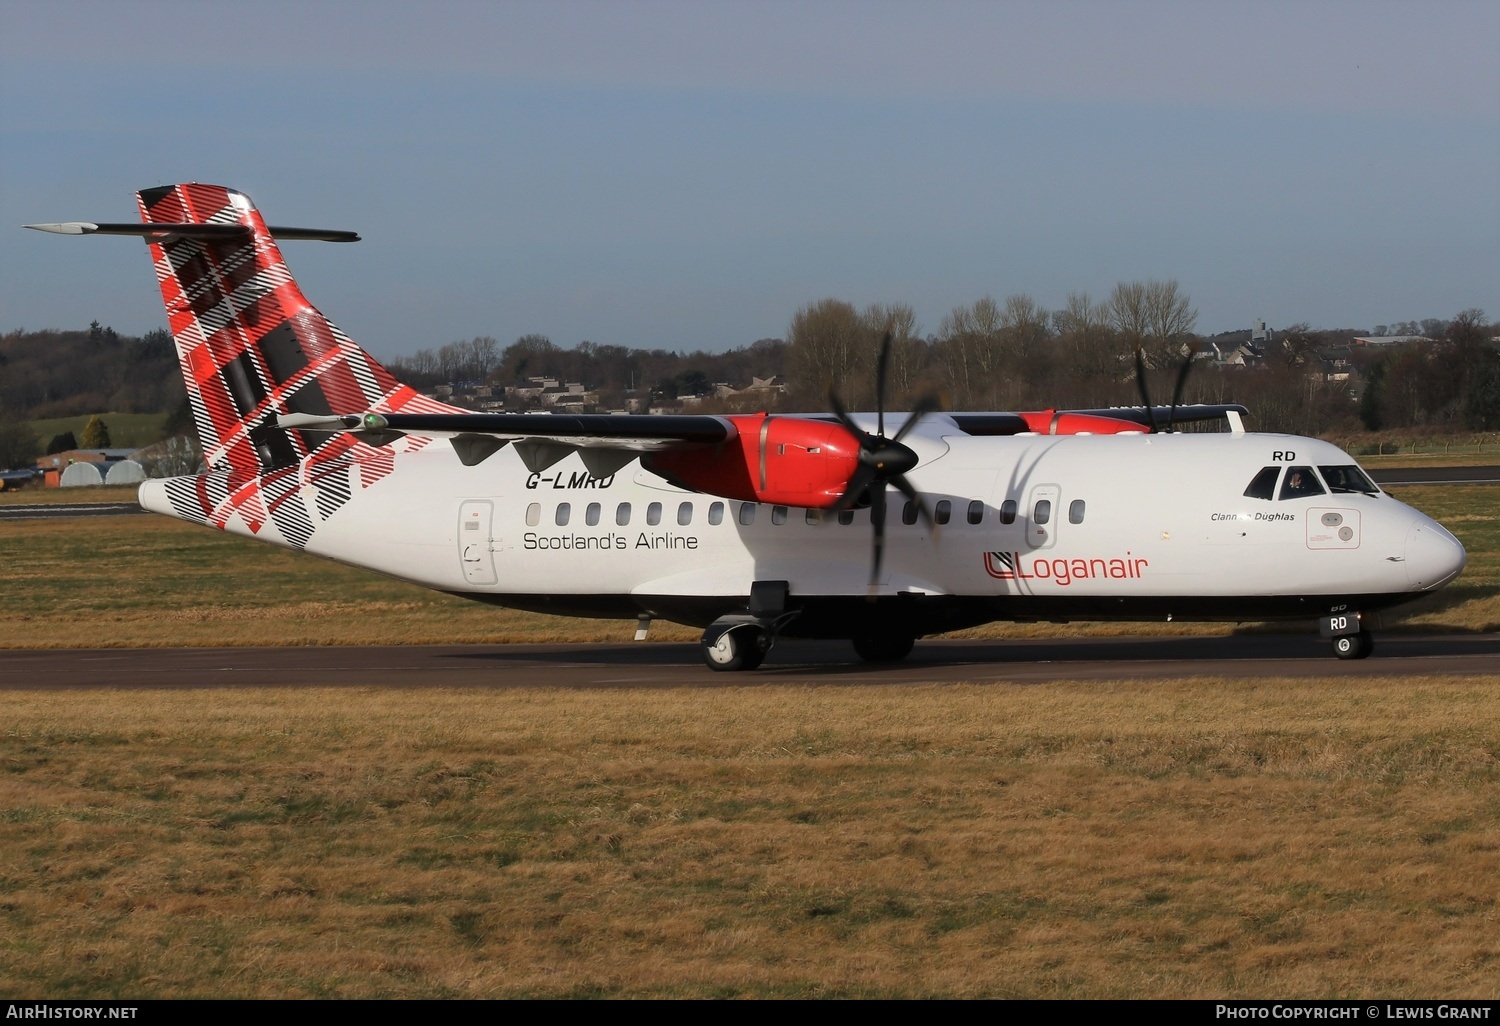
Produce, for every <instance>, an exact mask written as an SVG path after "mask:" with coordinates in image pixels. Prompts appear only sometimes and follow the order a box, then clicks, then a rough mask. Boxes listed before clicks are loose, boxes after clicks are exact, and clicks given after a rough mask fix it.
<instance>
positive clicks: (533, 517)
mask: <svg viewBox="0 0 1500 1026" xmlns="http://www.w3.org/2000/svg"><path fill="white" fill-rule="evenodd" d="M541 522H542V504H541V503H540V502H533V503H532V504H531V505H530V506H527V507H526V526H527V527H535V526H536V525H537V524H540V523H541Z"/></svg>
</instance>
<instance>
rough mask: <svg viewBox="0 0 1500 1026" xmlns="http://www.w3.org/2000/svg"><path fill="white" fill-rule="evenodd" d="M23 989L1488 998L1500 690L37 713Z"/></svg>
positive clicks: (338, 704)
mask: <svg viewBox="0 0 1500 1026" xmlns="http://www.w3.org/2000/svg"><path fill="white" fill-rule="evenodd" d="M0 741H3V743H0V757H3V768H4V770H5V772H4V773H3V775H0V921H3V923H4V930H3V931H0V991H3V992H5V993H7V994H10V995H14V996H21V995H35V996H43V995H46V996H53V997H83V996H109V995H114V996H121V997H152V996H172V997H185V996H230V997H239V996H251V997H269V996H312V995H338V996H371V997H390V996H554V995H658V996H723V995H744V996H765V995H784V996H832V995H849V996H927V995H931V996H1027V997H1054V996H1067V997H1118V996H1126V997H1134V996H1152V997H1176V996H1183V997H1210V996H1244V997H1254V996H1271V995H1274V996H1284V997H1293V996H1308V997H1318V996H1334V995H1340V996H1363V997H1374V996H1386V997H1424V996H1426V997H1431V996H1444V997H1462V996H1469V997H1478V998H1483V997H1492V996H1493V995H1494V994H1495V993H1496V990H1497V986H1500V940H1497V936H1500V931H1497V912H1496V897H1495V888H1494V880H1495V879H1496V876H1497V871H1500V802H1497V799H1496V795H1497V790H1496V784H1497V769H1500V676H1497V677H1491V678H1485V679H1473V678H1469V679H1456V680H1449V679H1429V680H1419V681H1412V680H1409V679H1403V680H1384V679H1372V680H1365V681H1355V680H1349V679H1343V678H1340V679H1336V680H1282V681H1266V682H1244V681H1208V680H1197V681H1183V682H1170V683H1162V684H1142V683H1131V684H1118V685H1111V684H1056V685H1047V686H1040V687H1038V686H1028V687H976V686H957V687H912V688H907V687H901V688H885V687H881V688H868V687H866V688H852V687H828V688H783V687H726V688H721V689H695V690H676V691H658V690H647V691H620V692H562V691H550V690H535V691H519V692H518V691H504V692H475V691H463V692H454V691H415V692H413V691H374V690H371V691H321V690H291V689H286V690H274V691H272V690H255V689H245V690H241V691H220V690H215V691H205V692H200V693H193V692H186V693H184V692H157V693H152V692H129V693H124V692H106V691H89V692H87V693H81V694H70V693H57V692H53V693H9V694H7V695H6V711H5V715H4V731H3V738H0Z"/></svg>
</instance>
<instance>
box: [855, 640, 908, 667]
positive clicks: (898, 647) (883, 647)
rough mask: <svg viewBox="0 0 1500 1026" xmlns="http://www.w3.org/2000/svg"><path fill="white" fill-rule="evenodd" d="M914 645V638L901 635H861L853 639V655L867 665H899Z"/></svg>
mask: <svg viewBox="0 0 1500 1026" xmlns="http://www.w3.org/2000/svg"><path fill="white" fill-rule="evenodd" d="M916 643H917V639H916V638H912V637H908V636H905V635H901V634H861V635H860V636H859V637H857V638H855V639H854V654H855V655H857V656H859V657H860V658H861V659H863V660H864V661H865V662H867V663H899V662H900V661H901V660H903V659H905V658H906V657H907V656H909V655H911V650H912V646H913V645H915V644H916Z"/></svg>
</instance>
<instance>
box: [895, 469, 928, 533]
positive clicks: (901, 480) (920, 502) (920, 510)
mask: <svg viewBox="0 0 1500 1026" xmlns="http://www.w3.org/2000/svg"><path fill="white" fill-rule="evenodd" d="M891 484H893V485H895V486H896V488H897V490H898V491H900V492H901V494H902V495H904V496H906V497H907V498H908V499H910V500H911V501H912V502H915V503H916V504H917V517H918V519H921V520H925V521H927V526H928V527H930V528H932V529H933V530H934V531H936V530H937V521H936V520H934V519H932V510H930V509H928V508H927V502H926V501H925V500H924V499H923V498H922V496H920V495H918V494H917V490H916V489H915V488H913V487H912V486H911V482H910V481H908V480H907V479H906V475H905V474H897V475H896V476H895V477H893V478H891Z"/></svg>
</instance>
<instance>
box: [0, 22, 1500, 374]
mask: <svg viewBox="0 0 1500 1026" xmlns="http://www.w3.org/2000/svg"><path fill="white" fill-rule="evenodd" d="M1497 39H1500V4H1495V3H1492V2H1485V3H1480V2H1473V3H1470V2H1462V0H1452V2H1446V3H1444V2H1428V3H1381V2H1377V0H1365V2H1360V3H1332V2H1329V3H1317V2H1300V3H1290V4H1283V3H1275V2H1269V0H1268V2H1256V3H1230V2H1218V3H1173V2H1163V3H1146V2H1135V3H1092V2H1071V3H1070V2H1052V3H1046V4H1042V3H1021V2H1014V3H999V2H996V3H984V4H979V3H924V4H906V3H878V2H873V0H867V2H861V3H833V2H824V3H817V2H802V3H795V4H792V3H787V4H782V3H773V2H756V3H733V2H728V3H722V2H721V3H675V2H658V3H639V2H637V3H631V2H622V0H616V2H611V3H568V2H552V3H546V4H542V3H501V2H494V3H428V4H424V5H421V6H420V7H418V5H413V4H409V3H382V2H378V0H367V2H364V3H358V4H355V3H345V4H335V3H316V2H311V3H307V2H305V3H298V4H287V3H278V2H271V0H262V2H257V3H253V4H252V3H245V2H240V3H235V4H218V3H210V2H193V3H163V2H145V0H142V2H134V3H130V2H116V3H108V4H102V3H93V2H86V0H50V2H47V3H39V2H32V0H0V225H10V226H12V227H10V228H4V229H0V330H10V329H13V328H17V327H26V328H33V329H35V328H42V327H79V326H82V325H85V324H87V323H88V322H89V321H90V320H92V319H94V318H98V319H99V320H100V321H102V322H105V323H109V324H112V325H113V326H114V327H116V328H117V329H118V330H121V331H125V332H130V333H137V332H141V331H145V330H148V329H150V328H152V327H157V326H160V325H162V324H163V322H164V316H163V314H162V312H161V308H160V302H159V298H158V296H157V293H156V289H155V285H154V281H153V278H152V275H151V270H150V266H149V263H148V261H147V260H146V258H145V255H144V247H141V246H140V245H139V244H138V243H136V242H134V241H131V240H124V239H104V238H95V239H75V238H59V237H50V236H43V235H39V234H37V233H32V232H23V231H20V230H18V229H16V228H15V227H14V226H16V225H19V224H22V223H25V222H30V221H55V220H89V219H92V220H133V219H134V216H135V215H134V201H133V195H132V194H133V192H134V191H135V190H136V189H139V188H143V187H147V186H153V185H159V184H166V183H170V182H175V181H185V180H197V181H208V182H217V183H219V184H224V185H230V186H234V187H236V188H240V189H242V190H244V191H246V192H248V193H249V194H250V195H251V196H252V197H253V198H254V199H255V200H256V202H257V204H258V205H259V206H260V207H261V209H262V211H263V212H264V213H265V214H266V216H267V219H268V220H269V221H271V222H272V223H278V224H297V225H308V226H316V227H335V228H351V229H354V230H356V231H359V232H360V233H361V234H362V235H363V236H364V237H365V241H364V242H361V243H359V244H357V245H354V246H333V245H323V244H312V243H302V244H288V245H287V247H286V249H287V258H288V262H289V263H290V264H291V267H292V270H293V272H294V273H295V274H296V275H297V278H298V280H299V281H300V282H301V284H302V286H303V290H304V291H305V292H306V293H307V294H308V296H309V297H310V298H311V299H312V300H313V302H314V303H316V304H317V305H318V306H319V308H320V309H322V310H323V312H324V313H325V314H327V315H328V316H329V317H330V318H331V319H332V320H334V321H335V322H336V323H338V324H339V325H340V326H341V327H343V328H344V329H345V330H346V331H348V332H349V333H350V334H351V335H353V336H354V337H355V338H356V339H358V340H360V341H361V342H362V343H364V344H365V345H366V346H367V347H368V348H370V349H371V350H372V351H373V352H375V353H377V354H378V355H382V356H391V355H395V354H399V353H410V352H413V351H415V350H416V349H418V348H421V347H426V346H437V345H441V344H443V343H445V342H449V341H452V340H454V339H459V338H469V337H472V336H474V335H493V336H495V337H496V338H497V339H499V340H500V341H501V342H502V343H508V342H510V341H512V340H514V339H515V338H516V337H517V336H519V335H521V334H525V333H528V332H540V333H542V334H546V335H548V336H550V337H551V338H552V339H553V341H555V342H557V343H559V344H561V345H572V344H574V343H576V342H578V341H580V340H583V339H589V340H592V341H594V342H598V343H613V344H620V345H627V346H642V347H657V346H661V347H665V348H671V349H696V348H707V349H712V350H718V349H725V348H729V347H732V346H738V345H745V344H748V343H750V342H753V341H754V340H756V339H758V338H763V337H767V336H779V335H782V334H783V333H784V332H785V330H786V325H787V322H788V321H789V319H790V318H791V315H792V314H793V313H794V312H795V310H796V309H797V308H798V307H799V306H801V305H803V304H805V303H807V302H810V301H814V300H817V299H820V298H823V297H825V296H836V297H839V298H843V299H847V300H850V301H851V302H854V303H856V304H860V305H863V304H865V303H870V302H906V303H910V304H911V305H912V306H914V307H915V308H916V311H917V315H918V319H919V321H920V322H921V323H922V325H923V326H924V328H925V329H926V330H928V331H936V330H937V328H938V324H939V321H940V320H941V319H942V317H943V315H944V314H945V313H946V312H948V311H949V310H950V309H952V308H953V307H954V306H956V305H959V304H964V303H970V302H972V301H973V300H975V299H977V298H979V297H980V296H983V295H985V294H992V295H994V296H996V297H997V298H999V297H1003V296H1005V295H1006V294H1008V293H1011V292H1022V291H1024V292H1029V293H1030V294H1032V295H1033V296H1034V297H1035V298H1036V299H1037V300H1038V301H1039V302H1041V303H1042V304H1043V305H1045V306H1048V307H1054V308H1055V307H1059V306H1061V305H1062V304H1063V302H1064V300H1065V298H1066V296H1067V293H1068V292H1070V291H1088V292H1090V293H1091V294H1093V295H1094V296H1096V297H1098V298H1103V297H1104V296H1105V295H1107V294H1108V292H1109V290H1110V289H1111V288H1112V287H1113V285H1114V284H1115V283H1116V282H1118V281H1121V280H1133V279H1138V278H1147V277H1157V278H1176V279H1178V280H1179V282H1180V283H1181V285H1182V287H1183V288H1184V289H1185V290H1186V291H1187V292H1188V294H1189V295H1190V296H1191V297H1192V299H1193V301H1194V303H1195V305H1196V306H1197V308H1198V310H1199V312H1200V316H1199V321H1198V328H1199V330H1200V331H1205V332H1214V331H1222V330H1228V329H1231V328H1237V327H1245V326H1248V325H1249V323H1250V321H1251V320H1252V319H1253V318H1255V317H1264V318H1266V320H1267V321H1268V322H1269V323H1271V324H1272V325H1273V326H1276V325H1285V324H1288V323H1291V322H1294V321H1300V320H1307V321H1311V322H1312V323H1313V324H1315V325H1320V326H1326V327H1334V326H1354V327H1372V326H1373V325H1375V324H1378V323H1384V322H1390V321H1393V320H1405V319H1418V318H1422V317H1446V316H1451V315H1452V314H1454V313H1456V312H1458V311H1459V310H1461V309H1464V308H1466V307H1471V306H1480V307H1484V308H1485V309H1487V310H1488V311H1489V312H1490V314H1491V316H1496V315H1500V64H1497V62H1496V61H1495V60H1494V44H1495V41H1496V40H1497Z"/></svg>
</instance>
